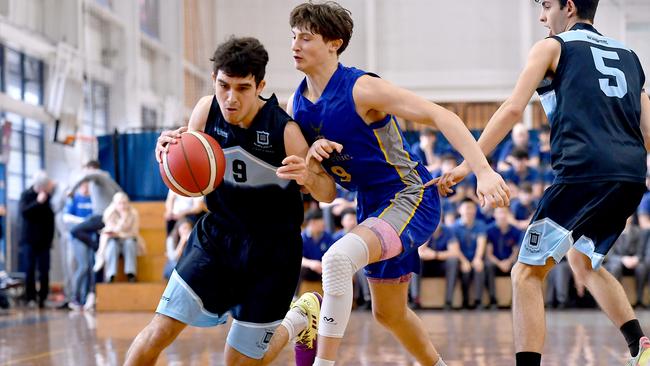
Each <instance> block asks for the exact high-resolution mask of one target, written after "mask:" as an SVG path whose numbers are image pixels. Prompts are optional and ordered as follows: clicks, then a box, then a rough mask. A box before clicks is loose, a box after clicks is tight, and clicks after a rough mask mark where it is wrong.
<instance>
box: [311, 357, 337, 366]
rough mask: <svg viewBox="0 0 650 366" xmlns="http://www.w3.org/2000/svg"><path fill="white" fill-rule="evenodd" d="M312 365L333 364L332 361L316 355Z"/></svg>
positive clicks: (324, 365)
mask: <svg viewBox="0 0 650 366" xmlns="http://www.w3.org/2000/svg"><path fill="white" fill-rule="evenodd" d="M314 366H334V361H329V360H323V359H322V358H318V357H316V359H315V360H314Z"/></svg>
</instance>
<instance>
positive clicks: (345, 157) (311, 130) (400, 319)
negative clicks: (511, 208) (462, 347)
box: [287, 2, 509, 366]
mask: <svg viewBox="0 0 650 366" xmlns="http://www.w3.org/2000/svg"><path fill="white" fill-rule="evenodd" d="M290 24H291V28H292V29H291V30H292V32H293V43H292V53H293V56H294V59H295V66H296V68H297V69H298V70H300V71H301V72H303V73H304V74H305V76H306V78H305V79H304V80H303V81H302V83H301V84H300V86H299V87H298V89H297V91H296V92H295V93H294V95H293V96H292V97H291V98H290V99H289V104H288V108H287V109H288V111H289V113H290V114H292V115H293V117H294V119H295V120H296V121H297V122H298V123H299V124H300V126H301V129H302V131H303V133H304V134H305V136H306V137H307V140H308V141H309V142H310V143H312V146H311V148H310V151H309V154H308V157H307V160H308V161H311V160H312V159H315V160H318V161H322V164H323V166H324V167H325V169H326V170H327V171H328V173H330V174H331V175H332V177H333V178H334V179H335V180H336V182H337V183H339V184H340V185H341V186H343V187H345V188H347V189H349V190H353V191H357V193H358V195H357V199H358V218H359V222H360V223H361V224H360V225H359V226H357V227H356V228H355V229H353V230H352V231H351V232H350V233H348V234H346V235H345V236H343V238H341V239H340V240H338V241H337V242H336V243H335V244H334V245H333V246H332V247H331V248H330V249H329V250H328V251H327V253H326V254H325V256H324V257H323V262H322V266H323V291H324V295H323V306H322V308H321V316H320V321H319V325H318V350H317V358H316V360H315V363H314V365H318V366H323V365H334V361H335V360H336V356H337V350H338V348H339V345H340V343H341V340H342V338H343V335H344V332H345V329H346V327H347V324H348V320H349V317H350V308H351V305H352V295H353V294H352V276H353V275H354V273H355V272H356V271H357V270H359V269H360V268H362V267H365V271H366V275H367V277H368V279H369V281H370V287H371V296H372V307H373V314H374V316H375V318H376V319H377V320H378V321H379V322H380V323H381V324H383V325H384V326H386V327H387V328H388V329H389V330H390V331H391V332H392V334H393V335H394V336H395V337H396V338H397V339H398V340H399V341H400V343H401V344H402V345H403V346H404V347H405V348H406V349H407V350H408V351H409V352H410V353H411V354H412V355H413V356H414V357H415V359H417V361H418V362H419V363H420V364H421V365H424V366H434V365H436V366H442V365H444V362H443V361H442V358H441V357H440V356H439V355H438V353H437V352H436V350H435V348H434V347H433V345H432V343H431V341H430V339H429V336H428V334H427V331H426V330H425V329H424V327H423V325H422V323H421V321H420V319H419V318H418V317H417V316H416V315H415V313H414V312H413V311H411V310H410V309H409V308H408V307H407V290H408V281H409V278H410V275H411V272H415V271H417V270H418V267H419V257H418V253H417V249H418V247H419V246H420V245H422V244H424V243H425V242H426V241H427V239H428V238H429V237H430V236H431V234H432V233H433V232H434V230H435V228H436V225H437V224H438V221H439V218H440V203H439V197H438V193H437V191H436V190H435V189H433V188H432V189H425V187H424V183H425V182H427V181H428V180H430V179H431V176H430V174H429V172H428V171H427V169H426V168H425V167H424V166H423V165H422V164H421V163H419V162H418V161H416V160H413V159H412V158H411V157H410V156H409V154H408V153H407V151H408V147H407V145H406V144H405V143H404V142H403V138H402V133H401V131H400V128H399V126H398V124H397V122H396V120H395V117H394V116H399V117H402V118H405V119H407V120H410V121H415V122H419V123H422V124H425V125H429V126H435V127H438V128H439V129H440V130H441V131H442V133H443V134H444V135H445V136H446V137H447V139H449V141H450V142H451V143H452V145H453V146H454V147H455V148H456V149H457V150H458V151H459V152H460V153H461V154H462V155H463V156H464V157H465V158H466V159H467V160H468V161H469V162H470V164H471V166H472V169H473V170H474V171H475V172H476V175H477V177H478V194H479V197H480V199H481V200H482V201H483V203H484V204H490V205H498V206H503V205H507V204H508V203H509V198H508V195H509V190H508V187H507V185H506V184H505V182H504V181H503V179H501V177H500V176H499V175H498V174H496V173H495V172H494V171H493V170H492V169H491V168H490V165H489V164H488V162H487V160H486V159H485V157H484V156H483V154H482V153H481V151H480V149H479V147H478V145H477V144H476V142H475V140H474V138H473V137H472V135H471V134H470V133H469V131H468V130H467V128H466V127H465V126H464V125H463V123H462V121H461V120H460V119H459V118H458V117H457V116H456V115H454V114H453V113H451V112H449V111H447V110H445V109H444V108H442V107H440V106H437V105H436V104H434V103H431V102H429V101H426V100H424V99H422V98H420V97H418V96H416V95H415V94H413V93H411V92H408V91H406V90H404V89H401V88H398V87H396V86H393V85H391V84H389V83H388V82H385V81H383V80H382V79H380V78H378V77H375V76H374V75H372V74H368V73H366V72H364V71H362V70H358V69H355V68H348V67H345V66H343V65H341V64H339V62H338V58H339V55H340V54H341V53H342V52H343V51H344V50H345V48H346V47H347V45H348V42H349V40H350V37H351V36H352V28H353V22H352V18H351V17H350V12H349V11H348V10H346V9H344V8H342V7H341V6H340V5H339V4H337V3H335V2H326V3H322V4H315V3H305V4H302V5H299V6H297V7H296V8H294V9H293V11H292V12H291V16H290Z"/></svg>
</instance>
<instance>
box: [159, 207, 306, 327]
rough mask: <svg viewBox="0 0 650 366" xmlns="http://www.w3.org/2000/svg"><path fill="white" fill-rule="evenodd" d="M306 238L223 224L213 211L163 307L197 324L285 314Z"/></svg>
mask: <svg viewBox="0 0 650 366" xmlns="http://www.w3.org/2000/svg"><path fill="white" fill-rule="evenodd" d="M301 259H302V238H301V237H300V232H299V230H298V229H297V230H296V231H295V232H294V233H289V234H281V235H271V234H269V233H267V234H264V235H255V236H253V235H251V234H250V233H246V232H234V231H230V230H228V229H227V228H223V227H220V226H219V225H217V224H216V223H215V222H214V220H213V219H212V216H211V215H209V214H208V215H205V216H203V217H202V218H201V219H200V220H199V221H198V222H197V224H196V226H195V227H194V230H193V231H192V234H191V236H190V238H189V239H188V243H187V246H186V247H185V250H184V252H183V255H182V256H181V258H180V260H179V262H178V264H177V265H176V269H175V271H174V273H173V274H172V277H171V279H170V282H169V284H168V286H167V289H166V290H165V294H164V295H163V298H162V299H161V301H160V305H159V306H158V309H157V312H159V313H161V314H164V315H167V316H170V317H172V318H175V319H177V320H179V321H182V322H184V323H186V324H190V325H194V326H212V325H218V324H221V323H223V322H225V320H226V316H227V313H230V314H231V315H232V317H233V318H234V319H236V320H238V321H240V322H247V323H258V324H266V323H272V322H277V321H279V320H281V319H283V318H284V316H285V314H286V312H287V310H288V309H289V305H290V303H291V299H292V297H293V294H294V291H295V289H296V286H297V283H298V277H299V274H300V263H301Z"/></svg>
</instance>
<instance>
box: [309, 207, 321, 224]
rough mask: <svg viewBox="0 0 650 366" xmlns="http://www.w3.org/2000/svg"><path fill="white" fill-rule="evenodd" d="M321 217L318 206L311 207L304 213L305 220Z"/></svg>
mask: <svg viewBox="0 0 650 366" xmlns="http://www.w3.org/2000/svg"><path fill="white" fill-rule="evenodd" d="M322 218H323V211H321V210H320V209H318V208H312V209H310V210H309V211H307V213H306V214H305V222H306V223H307V222H310V221H313V220H320V219H322Z"/></svg>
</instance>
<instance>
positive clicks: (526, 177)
mask: <svg viewBox="0 0 650 366" xmlns="http://www.w3.org/2000/svg"><path fill="white" fill-rule="evenodd" d="M510 163H511V167H510V168H509V169H506V170H503V171H500V173H501V175H502V176H503V179H504V180H505V181H506V182H507V183H508V184H509V185H510V189H511V190H512V192H517V188H518V187H520V186H521V185H522V184H524V183H528V184H530V185H531V186H532V187H533V196H534V197H536V198H539V197H541V196H542V193H543V189H544V185H543V184H542V177H541V175H540V173H539V170H537V169H536V168H532V167H530V166H528V151H526V150H524V149H519V148H517V149H515V150H512V154H511V159H510Z"/></svg>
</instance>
